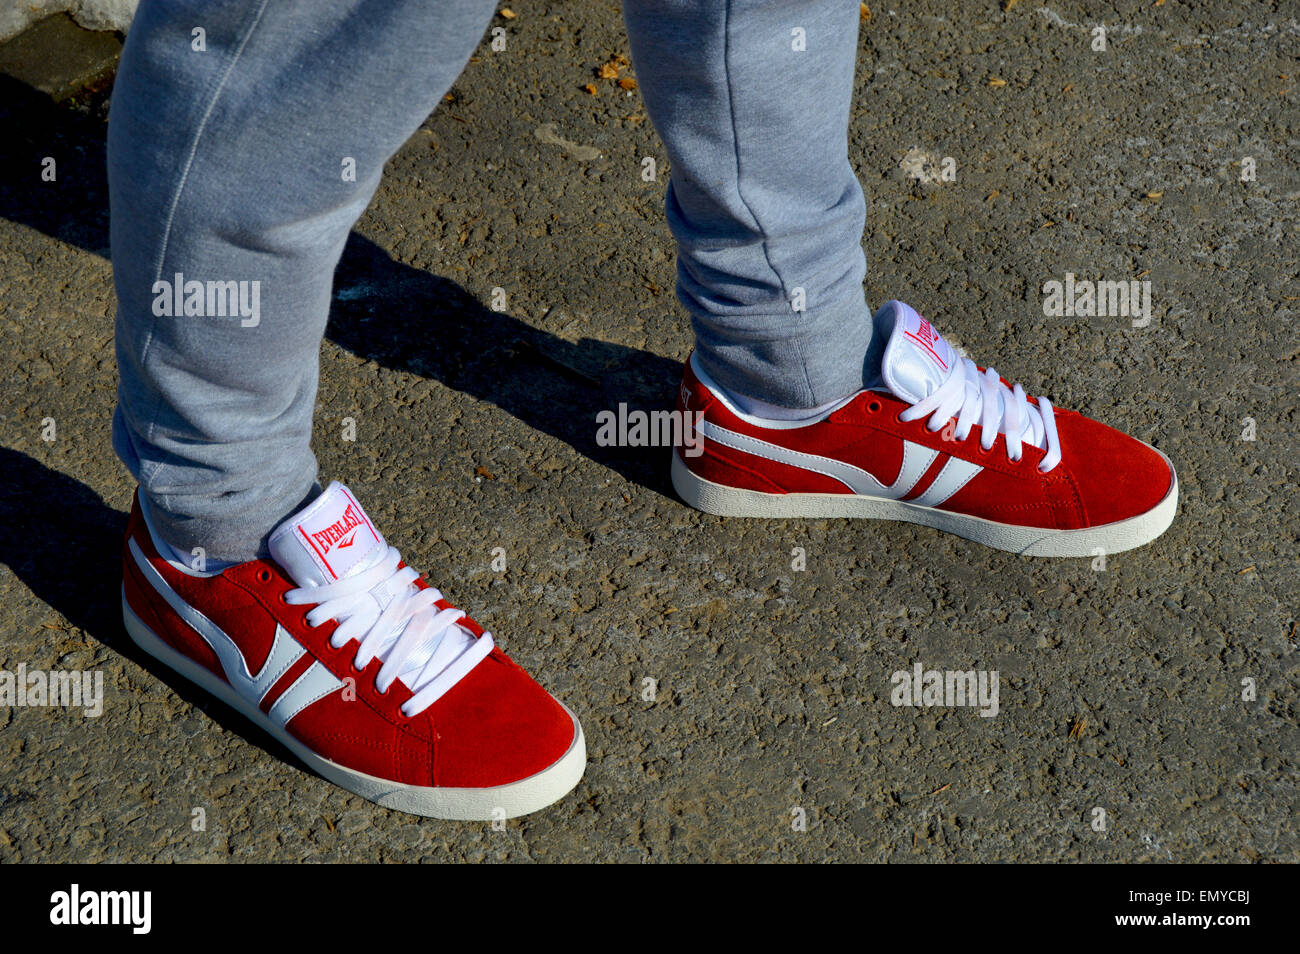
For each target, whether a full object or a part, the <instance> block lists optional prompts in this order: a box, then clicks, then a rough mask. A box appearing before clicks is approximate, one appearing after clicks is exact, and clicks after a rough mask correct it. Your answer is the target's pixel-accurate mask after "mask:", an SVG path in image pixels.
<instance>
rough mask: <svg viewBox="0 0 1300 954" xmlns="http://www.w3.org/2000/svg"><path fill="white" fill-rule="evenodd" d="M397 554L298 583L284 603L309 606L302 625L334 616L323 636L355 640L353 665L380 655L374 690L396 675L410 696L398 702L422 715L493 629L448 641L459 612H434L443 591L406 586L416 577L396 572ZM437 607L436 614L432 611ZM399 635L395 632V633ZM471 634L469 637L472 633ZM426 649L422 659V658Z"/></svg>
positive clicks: (483, 651) (335, 641)
mask: <svg viewBox="0 0 1300 954" xmlns="http://www.w3.org/2000/svg"><path fill="white" fill-rule="evenodd" d="M401 560H402V557H401V554H400V553H398V551H397V548H396V547H389V548H388V552H387V553H386V554H385V555H384V556H383V557H382V558H381V559H380V560H378V561H377V562H376V563H375V564H374V565H373V566H371V567H369V568H368V569H364V570H361V571H359V572H357V573H355V574H353V575H352V576H347V577H344V578H343V579H341V580H336V581H335V582H333V583H327V584H325V585H323V586H314V587H302V588H299V589H294V590H289V591H288V592H287V593H285V594H284V599H285V602H287V603H292V604H294V605H301V604H305V603H316V604H317V605H316V606H315V607H314V608H313V609H311V610H310V611H308V613H307V622H308V623H309V624H310V625H312V626H320V625H321V624H322V623H325V622H328V621H329V620H331V619H332V620H337V621H338V627H337V628H336V629H335V630H334V632H333V633H332V634H331V635H330V645H331V646H333V647H334V648H335V649H341V648H342V647H343V646H345V645H347V642H348V640H350V639H354V638H355V639H358V640H360V645H359V646H358V647H357V653H356V657H355V660H354V663H353V664H354V665H355V666H356V668H357V669H358V670H361V669H365V667H366V666H367V665H368V664H369V663H370V660H372V659H374V658H375V657H376V656H379V657H381V658H382V659H383V660H384V664H383V665H382V666H381V667H380V668H379V672H378V673H377V674H376V676H375V688H376V689H378V690H379V691H380V692H381V693H385V692H387V691H388V690H389V688H390V687H391V686H392V684H393V682H394V680H396V679H398V678H399V677H400V678H401V679H402V681H403V682H404V683H405V684H406V685H407V687H408V688H410V689H411V690H412V691H413V692H414V693H415V694H414V695H413V696H411V698H410V699H408V700H407V701H406V702H405V703H403V704H402V713H403V714H404V715H406V716H413V715H417V714H418V713H420V712H423V711H424V710H425V709H427V708H428V707H429V706H431V705H432V704H433V703H434V702H436V701H437V700H438V699H439V697H441V696H442V695H443V694H444V693H445V692H446V691H447V690H448V689H450V688H451V687H452V686H454V685H455V684H456V683H457V682H459V681H460V680H461V678H462V677H463V676H464V675H465V674H466V673H468V672H469V671H470V670H471V669H473V668H474V667H475V666H476V665H478V663H479V662H481V661H482V660H483V659H484V658H485V657H486V656H487V655H488V654H489V653H491V652H492V647H493V645H494V644H493V642H492V634H491V633H487V632H485V633H484V634H483V635H482V636H480V637H478V638H477V639H475V640H474V641H473V642H472V643H470V645H469V647H468V648H466V647H465V642H464V640H462V639H455V638H449V637H450V636H452V635H453V633H452V630H453V628H454V627H455V626H456V624H457V623H459V622H460V620H462V619H464V618H465V613H464V611H463V610H458V609H454V608H453V609H438V608H437V607H436V606H435V605H434V604H435V603H437V602H438V601H439V600H441V599H442V593H440V592H439V591H438V590H437V589H435V588H433V587H429V588H427V589H418V588H416V587H415V586H414V585H413V584H414V582H415V580H417V579H419V576H420V574H419V573H418V572H417V571H416V570H415V569H414V568H413V567H409V566H408V567H402V568H401V569H398V564H399V563H401ZM376 589H379V591H380V592H381V593H383V594H387V595H391V600H390V601H389V603H388V606H386V607H385V608H384V610H383V611H382V612H380V613H379V614H378V617H377V618H376V616H375V610H376V608H377V607H378V606H382V605H383V602H382V600H379V601H378V602H377V601H376V597H373V596H370V594H371V591H372V590H376ZM435 610H436V612H435ZM398 633H400V635H397V634H398ZM471 638H472V637H471ZM430 649H432V652H431V654H430V655H429V658H428V659H427V660H425V661H423V662H421V661H420V657H421V655H423V654H424V653H425V652H427V651H429V650H430Z"/></svg>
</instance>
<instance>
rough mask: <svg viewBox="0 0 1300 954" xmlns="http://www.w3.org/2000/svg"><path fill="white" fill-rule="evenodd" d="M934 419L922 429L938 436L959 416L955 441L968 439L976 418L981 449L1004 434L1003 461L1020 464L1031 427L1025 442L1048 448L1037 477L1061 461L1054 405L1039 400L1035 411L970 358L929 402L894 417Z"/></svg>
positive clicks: (1018, 393) (1017, 390) (990, 446)
mask: <svg viewBox="0 0 1300 954" xmlns="http://www.w3.org/2000/svg"><path fill="white" fill-rule="evenodd" d="M927 414H931V415H933V416H932V417H931V418H930V422H929V423H928V424H926V430H928V431H930V432H932V433H933V432H936V431H939V430H941V429H942V428H943V426H944V425H945V424H946V423H947V422H948V421H949V420H951V419H952V417H953V416H954V415H956V417H957V429H956V430H955V431H954V432H953V433H954V435H955V436H956V438H957V439H958V440H963V441H964V440H965V439H966V438H967V437H969V436H970V430H971V428H972V427H974V426H975V420H976V418H978V419H979V425H980V447H982V448H984V450H986V451H987V450H992V449H993V443H994V442H995V441H996V440H997V437H998V432H999V431H1003V432H1004V433H1005V434H1006V435H1007V457H1008V458H1010V459H1011V460H1013V461H1018V460H1020V458H1021V457H1022V456H1024V447H1023V443H1024V441H1023V440H1022V435H1023V433H1024V430H1025V427H1026V426H1028V428H1029V438H1030V439H1029V443H1031V444H1033V445H1034V446H1035V447H1044V446H1046V449H1047V453H1046V455H1044V457H1043V459H1042V461H1041V462H1040V463H1039V465H1038V472H1039V473H1041V474H1046V473H1049V472H1050V471H1051V470H1052V469H1053V468H1054V467H1056V465H1057V464H1059V463H1060V462H1061V439H1060V438H1059V437H1057V435H1056V412H1055V410H1054V409H1053V408H1052V402H1051V401H1049V400H1047V398H1045V397H1040V398H1039V399H1038V405H1037V407H1035V406H1034V405H1033V404H1030V403H1029V399H1028V398H1027V397H1026V396H1025V389H1024V388H1022V387H1021V386H1020V385H1019V384H1017V385H1016V386H1015V389H1014V390H1012V389H1009V388H1008V387H1007V386H1006V385H1005V384H1003V383H1002V379H1001V378H1000V377H999V376H998V373H997V372H996V371H994V370H993V369H992V368H989V369H988V370H986V371H985V372H984V373H983V374H980V370H979V366H978V365H976V364H975V362H974V361H972V360H971V359H970V358H963V359H962V363H961V366H960V367H959V368H958V369H956V370H955V371H954V372H953V373H952V374H950V375H949V376H948V380H947V381H945V382H944V383H943V384H942V385H940V386H939V388H938V389H936V390H935V392H934V393H933V394H931V395H930V396H929V397H928V398H924V399H922V400H920V401H918V402H917V403H916V404H913V405H912V406H911V407H910V408H908V409H907V410H906V411H904V412H903V413H902V414H900V415H898V416H899V418H900V419H901V420H904V421H914V420H916V419H917V418H921V417H925V415H927Z"/></svg>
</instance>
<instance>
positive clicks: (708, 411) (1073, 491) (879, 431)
mask: <svg viewBox="0 0 1300 954" xmlns="http://www.w3.org/2000/svg"><path fill="white" fill-rule="evenodd" d="M1031 401H1033V403H1037V402H1036V401H1034V399H1031ZM909 406H910V405H908V404H907V403H906V402H904V401H901V400H899V399H898V398H896V397H893V396H892V395H889V394H884V393H879V392H863V393H862V394H859V395H858V396H857V397H856V398H854V399H853V400H852V401H850V402H849V403H848V404H846V405H845V406H844V407H842V408H840V409H838V410H836V411H835V412H834V413H832V414H831V415H830V416H829V417H828V418H827V419H826V420H824V421H821V422H819V423H817V424H812V425H809V426H806V427H798V428H787V429H779V428H769V427H760V426H755V425H753V424H750V423H748V422H746V421H744V420H743V419H741V418H739V417H737V416H736V415H735V414H733V413H731V412H730V411H729V410H727V408H726V407H725V406H724V405H723V404H722V402H720V401H719V400H717V399H716V397H715V396H714V395H713V394H712V393H711V392H710V391H709V389H708V388H706V387H705V386H704V385H703V384H702V383H701V382H700V380H699V378H698V377H697V376H696V375H695V373H694V371H693V370H692V369H691V366H690V363H689V361H688V362H687V364H686V368H685V372H684V376H683V381H682V387H681V390H680V391H679V394H678V403H677V409H678V410H679V411H683V412H685V411H689V412H697V411H702V412H704V417H705V420H707V421H710V422H712V423H714V424H717V425H718V426H720V427H725V428H727V429H728V430H730V431H734V432H736V433H739V434H744V435H747V436H750V437H754V438H757V439H759V440H762V441H765V442H767V443H769V444H778V445H780V446H782V447H786V448H789V449H791V450H795V451H800V452H803V453H807V454H814V455H817V456H819V457H830V458H834V459H837V460H841V461H844V462H846V463H849V464H852V465H854V466H855V467H859V468H861V469H863V470H866V471H867V472H868V473H870V474H871V475H872V476H874V477H875V478H876V479H877V480H879V481H880V482H881V483H882V484H886V485H888V484H891V483H893V482H894V480H895V479H896V478H897V477H898V475H899V471H900V468H901V467H902V461H903V440H908V441H912V442H913V443H916V444H921V445H923V446H925V447H929V448H931V449H934V450H937V451H939V452H940V453H939V457H938V458H936V459H935V461H934V462H933V463H932V464H931V465H930V467H929V468H928V469H927V471H926V473H925V474H924V475H923V476H922V477H921V479H920V480H918V481H917V483H916V485H915V486H914V488H913V489H912V491H911V492H910V493H909V494H907V495H906V497H904V498H903V499H914V498H915V497H918V496H920V495H921V494H922V493H923V492H924V490H925V488H926V487H928V486H929V483H930V481H932V480H933V479H934V477H935V476H936V475H937V474H938V472H939V471H940V470H941V469H942V466H943V464H944V463H945V462H946V460H947V459H948V457H949V456H951V457H957V458H960V459H962V460H967V461H971V462H973V463H976V464H979V465H980V467H982V468H983V470H981V471H980V472H979V473H978V474H976V475H975V477H973V478H972V479H971V480H970V481H969V482H967V483H966V484H965V485H964V486H963V487H961V488H960V489H959V490H958V491H957V492H956V493H954V494H953V495H952V496H951V497H949V498H948V499H947V500H946V501H944V502H943V503H942V504H941V505H940V509H943V510H949V511H954V512H958V513H964V514H968V515H970V516H975V517H981V518H984V519H988V520H996V521H998V522H1000V523H1013V524H1016V525H1019V526H1028V527H1044V528H1049V529H1055V530H1077V529H1081V528H1084V527H1095V526H1100V525H1103V524H1107V523H1113V522H1115V521H1117V520H1123V519H1126V518H1128V517H1133V516H1136V515H1138V514H1141V513H1145V512H1146V511H1148V510H1150V509H1151V508H1152V507H1154V506H1155V505H1156V504H1157V503H1159V502H1160V500H1161V499H1163V497H1164V496H1165V494H1166V493H1167V492H1168V491H1169V487H1170V482H1171V472H1170V469H1169V465H1168V464H1167V462H1166V461H1165V459H1164V458H1163V457H1162V456H1161V455H1160V454H1159V453H1158V452H1157V451H1155V450H1153V449H1152V448H1150V447H1148V446H1147V445H1145V444H1143V443H1142V442H1141V441H1138V440H1135V439H1134V438H1131V437H1129V436H1127V435H1125V434H1122V433H1120V432H1119V431H1116V430H1114V429H1112V428H1109V427H1107V426H1105V425H1104V424H1099V423H1097V422H1096V421H1093V420H1090V419H1088V418H1086V417H1083V416H1082V415H1080V414H1078V413H1076V412H1073V411H1065V410H1062V409H1060V408H1055V414H1056V425H1057V433H1058V435H1059V437H1060V441H1061V455H1062V456H1061V462H1060V463H1059V464H1057V466H1056V467H1054V468H1053V469H1052V470H1051V472H1050V473H1047V474H1042V473H1039V471H1038V465H1039V463H1040V462H1041V461H1042V459H1043V457H1044V456H1045V453H1046V452H1045V451H1043V450H1041V449H1039V448H1036V447H1033V446H1031V445H1029V444H1025V445H1023V448H1022V450H1023V453H1022V455H1021V459H1020V460H1019V461H1012V460H1011V459H1010V458H1008V457H1007V449H1006V438H1005V437H1004V436H1003V435H1001V434H999V435H998V437H997V440H996V441H995V442H994V444H993V447H992V448H991V449H990V450H988V451H985V450H984V449H983V448H982V447H981V446H980V434H981V430H980V427H979V426H978V425H976V426H975V427H973V428H972V429H971V432H970V434H969V435H968V436H967V438H966V439H965V440H962V441H959V440H955V439H945V437H944V434H945V432H947V433H948V434H949V438H951V436H952V429H951V428H944V429H941V430H940V431H938V432H932V431H930V430H929V429H928V428H927V426H926V425H927V423H928V419H927V418H922V419H920V420H916V421H908V422H904V421H901V420H899V417H898V415H899V414H900V413H902V412H903V411H905V410H906V409H907V408H908V407H909ZM681 450H682V449H680V448H679V450H678V453H679V454H681V458H682V460H683V461H684V462H685V463H686V465H687V467H689V468H690V470H691V471H692V472H693V473H695V474H697V475H698V476H700V477H703V478H704V479H706V480H710V481H713V482H714V483H719V484H723V485H725V486H728V487H737V488H741V489H746V490H757V491H762V492H764V493H827V494H851V493H853V491H852V490H851V489H849V488H848V487H847V486H845V485H844V484H843V483H841V482H840V481H839V480H836V479H835V478H833V477H829V476H826V475H824V474H819V473H816V472H814V471H813V470H811V469H804V468H801V467H792V466H790V465H788V464H785V463H781V462H777V461H774V460H769V459H768V458H765V457H762V456H760V455H758V454H751V453H746V452H745V451H741V450H736V449H735V448H732V447H728V446H725V445H723V444H720V443H718V442H716V441H707V440H706V441H705V442H704V453H703V454H702V455H701V456H698V457H689V456H686V455H685V454H682V453H681ZM811 466H815V463H810V467H811Z"/></svg>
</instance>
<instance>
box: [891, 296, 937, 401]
mask: <svg viewBox="0 0 1300 954" xmlns="http://www.w3.org/2000/svg"><path fill="white" fill-rule="evenodd" d="M881 312H883V314H880V315H878V317H877V322H878V323H879V325H880V326H881V327H884V326H887V323H888V319H889V317H890V316H891V313H892V317H893V320H894V325H893V331H892V332H890V335H889V344H888V345H887V346H886V347H885V357H884V359H883V365H882V368H881V372H882V374H883V376H884V379H885V384H887V385H888V386H889V390H891V391H893V392H894V393H895V394H896V395H898V396H899V397H901V398H902V399H903V400H905V401H908V402H909V403H911V404H915V403H917V402H918V401H921V400H924V399H925V398H927V397H929V396H930V395H931V394H933V393H934V392H935V391H936V390H937V389H938V388H939V387H940V386H941V385H942V384H943V383H944V382H945V381H947V380H948V376H949V375H951V374H952V373H953V370H954V369H955V368H956V367H957V353H956V352H955V351H953V349H952V348H951V347H949V345H948V342H946V341H944V340H943V338H942V337H940V335H939V332H937V331H935V330H934V326H933V325H931V324H930V323H929V322H928V321H926V320H925V319H924V318H922V317H921V316H920V315H919V314H917V313H916V309H914V308H912V307H911V306H910V305H906V304H904V303H903V302H901V301H891V302H887V303H886V304H885V305H884V306H882V308H881Z"/></svg>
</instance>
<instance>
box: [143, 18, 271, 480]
mask: <svg viewBox="0 0 1300 954" xmlns="http://www.w3.org/2000/svg"><path fill="white" fill-rule="evenodd" d="M269 3H270V0H262V3H261V5H260V6H259V7H258V8H257V14H256V15H255V16H254V17H253V20H252V22H251V23H250V24H249V26H248V29H247V31H246V32H245V33H244V36H243V38H242V39H241V40H240V41H239V46H238V48H237V49H236V50H235V55H234V56H232V57H231V58H230V62H229V63H227V64H226V68H225V70H224V71H223V72H222V74H221V79H220V80H218V81H217V85H216V88H215V89H214V90H213V91H212V95H211V97H210V98H209V100H208V105H207V107H206V108H205V109H204V110H203V116H202V117H201V118H200V119H199V124H198V127H197V128H196V129H195V130H194V138H193V140H192V141H191V143H190V148H189V153H188V155H187V156H186V157H185V165H184V167H183V168H182V169H181V174H180V178H179V179H178V180H177V182H176V191H175V193H174V194H173V196H172V201H171V205H170V207H169V208H168V210H167V221H166V222H165V224H164V225H163V234H162V243H161V245H160V247H159V250H158V259H157V264H156V266H155V267H154V277H153V284H156V283H157V282H158V281H159V280H160V279H161V278H162V270H163V263H164V262H166V260H167V249H168V246H169V244H170V243H171V231H172V222H173V220H174V219H175V217H176V208H177V206H178V205H180V200H181V194H182V193H183V192H184V191H185V185H186V183H187V182H188V181H189V175H190V169H191V168H192V167H193V165H194V157H195V156H196V155H197V154H198V151H199V142H200V140H202V138H203V133H204V132H205V131H206V130H207V126H208V119H209V118H210V117H211V115H212V110H213V108H215V106H216V105H217V100H218V99H220V98H221V93H222V90H224V89H225V87H226V81H227V80H228V79H230V74H231V72H232V71H233V70H234V68H235V64H236V63H238V62H239V58H240V56H242V55H243V52H244V47H245V46H247V45H248V41H249V40H250V39H252V36H253V33H254V32H256V30H257V27H258V25H259V24H260V23H261V22H262V15H263V14H264V13H265V12H266V8H267V6H268V5H269ZM150 287H152V284H151V286H150ZM153 338H154V329H153V326H152V325H151V326H150V328H149V331H148V333H147V334H146V335H145V340H144V346H143V347H142V348H141V349H140V368H141V370H142V371H143V370H144V369H145V367H146V365H147V364H148V360H149V351H150V350H151V347H152V345H153ZM161 412H162V402H161V401H160V400H157V399H155V402H154V410H153V414H152V415H150V418H149V423H148V425H147V427H146V428H145V439H146V440H147V441H149V442H150V443H151V444H152V443H153V442H154V431H155V429H156V428H157V426H158V415H159V414H160V413H161ZM162 466H163V462H162V461H158V462H157V463H156V464H155V465H154V466H153V467H152V468H148V467H147V466H146V467H142V468H141V470H140V476H141V483H143V484H147V478H148V477H152V476H153V475H154V474H156V473H157V472H158V469H159V468H161V467H162ZM146 471H147V473H146Z"/></svg>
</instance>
